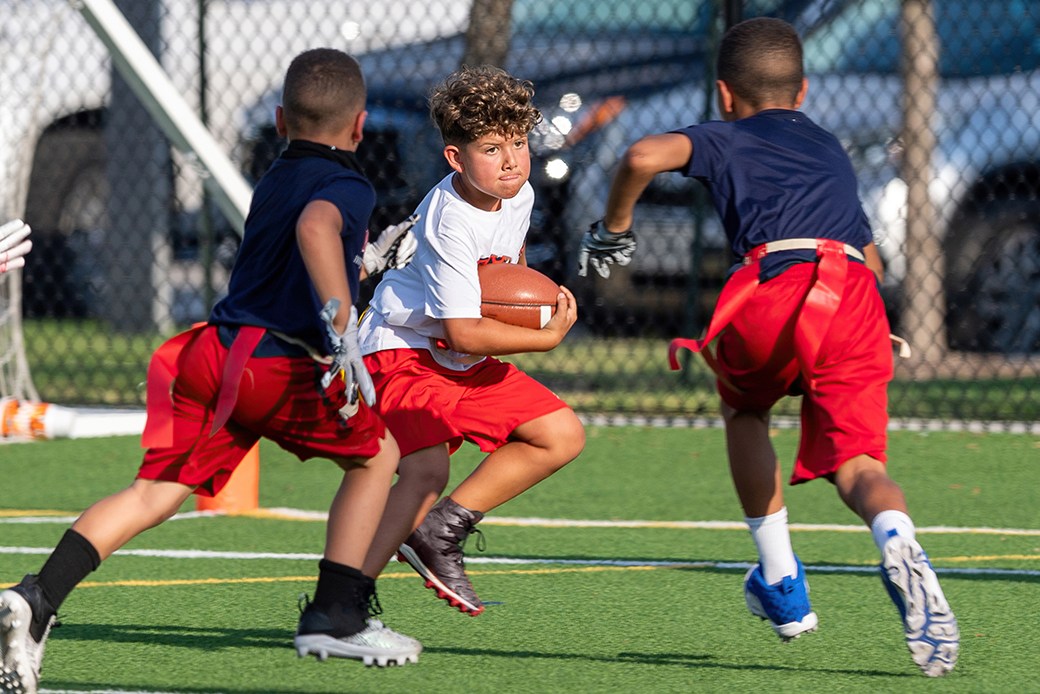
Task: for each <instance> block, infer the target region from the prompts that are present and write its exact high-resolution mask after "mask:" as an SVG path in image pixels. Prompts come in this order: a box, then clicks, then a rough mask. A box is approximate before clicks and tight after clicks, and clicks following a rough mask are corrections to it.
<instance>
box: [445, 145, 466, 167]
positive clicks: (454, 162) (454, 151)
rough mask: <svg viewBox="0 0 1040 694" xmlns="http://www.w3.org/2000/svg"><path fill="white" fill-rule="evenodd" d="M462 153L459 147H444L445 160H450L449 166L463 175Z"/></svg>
mask: <svg viewBox="0 0 1040 694" xmlns="http://www.w3.org/2000/svg"><path fill="white" fill-rule="evenodd" d="M461 155H462V152H461V151H460V150H459V148H458V146H457V145H445V146H444V158H445V159H447V160H448V165H449V166H451V168H453V169H454V170H455V171H457V172H458V173H462V169H463V166H462V156H461Z"/></svg>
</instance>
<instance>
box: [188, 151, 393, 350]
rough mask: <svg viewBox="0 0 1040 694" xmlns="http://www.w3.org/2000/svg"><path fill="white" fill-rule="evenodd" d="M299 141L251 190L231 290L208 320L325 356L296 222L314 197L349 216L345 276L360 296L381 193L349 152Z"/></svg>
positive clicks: (345, 217)
mask: <svg viewBox="0 0 1040 694" xmlns="http://www.w3.org/2000/svg"><path fill="white" fill-rule="evenodd" d="M296 144H297V143H296V142H293V143H290V150H288V151H287V152H286V155H290V156H286V155H283V156H282V157H280V158H279V159H277V160H276V161H275V163H274V164H272V165H271V168H270V169H268V170H267V173H265V174H264V176H263V178H261V179H260V182H259V183H258V184H257V186H256V189H255V190H254V192H253V199H252V202H251V204H250V206H249V215H248V216H247V217H246V222H245V234H244V235H243V238H242V245H241V246H240V248H239V251H238V256H237V257H236V259H235V265H234V267H233V268H232V271H231V279H230V280H229V282H228V295H227V297H225V298H224V299H222V300H221V301H220V302H219V303H218V304H217V305H216V306H214V307H213V311H212V313H211V314H210V320H209V322H210V323H212V324H216V325H222V326H239V325H254V326H259V327H262V328H267V329H269V330H277V331H279V332H281V333H284V334H286V335H290V336H292V337H295V338H297V339H299V340H303V341H304V342H306V343H307V344H308V345H310V346H311V347H313V348H315V349H318V350H321V351H322V353H325V354H327V353H328V349H329V345H328V343H327V337H326V335H325V328H324V326H323V324H322V322H321V319H320V318H318V313H319V312H320V311H321V303H320V300H319V298H318V295H317V293H316V292H315V290H314V285H313V284H312V283H311V280H310V276H309V275H308V274H307V268H306V267H305V266H304V263H303V257H302V256H301V254H300V249H299V246H298V244H297V243H296V222H297V219H299V216H300V214H301V213H302V212H303V209H304V207H306V206H307V204H308V203H310V202H311V201H314V200H325V201H328V202H330V203H332V204H333V205H335V206H336V208H337V209H338V210H339V213H340V216H341V217H342V218H343V230H342V232H341V236H342V238H343V247H344V252H345V260H346V266H347V279H348V282H349V285H350V292H351V296H352V297H357V295H358V287H359V273H360V267H361V254H362V251H363V250H364V245H365V242H366V238H367V234H368V220H369V217H370V216H371V214H372V209H373V207H374V206H375V190H374V188H373V187H372V184H371V183H370V182H369V181H368V179H367V178H365V177H364V176H363V175H362V174H361V173H360V172H359V170H358V169H357V168H356V166H352V164H353V163H354V160H353V155H352V154H351V153H347V152H340V151H334V153H333V154H332V155H329V154H328V153H327V152H322V151H321V150H319V149H318V148H319V147H324V146H323V145H314V144H313V143H303V144H305V145H306V146H307V149H303V148H301V147H294V145H296ZM325 149H326V150H328V149H329V148H327V147H325ZM345 299H346V297H343V300H344V302H345ZM345 308H347V309H349V306H345ZM341 310H343V309H342V308H341ZM265 342H266V340H265ZM283 344H284V343H283ZM261 347H263V344H262V345H261ZM261 351H262V350H259V349H258V351H257V352H256V354H257V355H258V356H261V354H260V352H261ZM274 351H275V352H277V351H278V350H277V348H276V349H275V350H274ZM290 351H291V350H290Z"/></svg>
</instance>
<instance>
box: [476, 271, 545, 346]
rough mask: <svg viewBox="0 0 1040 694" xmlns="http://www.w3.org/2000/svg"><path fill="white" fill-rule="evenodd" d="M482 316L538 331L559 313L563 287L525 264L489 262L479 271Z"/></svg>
mask: <svg viewBox="0 0 1040 694" xmlns="http://www.w3.org/2000/svg"><path fill="white" fill-rule="evenodd" d="M477 274H478V276H479V278H480V300H481V303H480V313H481V315H482V316H484V317H485V318H494V319H495V320H498V321H502V322H503V323H509V324H510V325H519V326H520V327H522V328H534V329H536V330H538V329H540V328H543V327H545V324H546V323H548V322H549V319H550V318H552V316H553V314H554V313H556V296H557V295H558V294H559V293H560V287H559V285H558V284H556V283H555V282H553V281H552V280H551V279H549V278H548V277H546V276H545V275H543V274H542V273H540V272H538V271H537V270H535V269H533V268H529V267H527V266H526V265H516V264H514V263H490V264H488V265H481V266H480V267H479V268H478V269H477Z"/></svg>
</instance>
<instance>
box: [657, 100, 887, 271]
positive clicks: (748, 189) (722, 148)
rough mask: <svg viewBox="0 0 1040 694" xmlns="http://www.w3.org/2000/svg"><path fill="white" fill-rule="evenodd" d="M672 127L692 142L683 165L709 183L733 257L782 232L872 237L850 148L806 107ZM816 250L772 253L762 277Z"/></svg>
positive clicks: (852, 239)
mask: <svg viewBox="0 0 1040 694" xmlns="http://www.w3.org/2000/svg"><path fill="white" fill-rule="evenodd" d="M674 132H676V133H681V134H683V135H686V136H687V137H689V138H690V141H691V142H692V143H693V156H692V157H691V158H690V163H689V164H688V165H687V167H686V169H685V170H682V171H681V173H682V174H683V175H685V176H689V177H692V178H696V179H697V180H699V181H701V182H702V183H703V184H704V185H705V186H706V187H707V188H708V191H709V192H710V194H711V198H712V202H713V203H714V205H715V209H716V210H717V211H718V213H719V216H720V217H721V218H722V225H723V228H724V229H725V231H726V236H727V238H728V239H729V242H730V247H731V249H732V250H733V253H734V256H735V260H737V261H739V260H740V259H741V258H743V256H744V255H745V254H746V253H747V252H748V251H750V250H751V249H752V248H754V247H756V246H759V245H761V244H763V243H766V242H768V241H777V240H780V239H793V238H822V239H833V240H836V241H841V242H843V243H847V244H849V245H850V246H854V247H855V248H858V249H862V248H863V247H864V246H866V245H867V244H869V243H870V242H871V240H872V235H871V232H870V223H869V222H868V221H867V217H866V214H865V213H864V212H863V206H862V204H861V203H860V200H859V195H858V193H857V183H856V174H855V172H854V171H853V169H852V163H851V162H850V161H849V157H848V155H847V154H846V153H845V150H844V149H842V146H841V143H839V142H838V140H837V138H835V137H834V136H833V135H832V134H830V133H829V132H827V131H826V130H824V129H823V128H821V127H819V126H818V125H816V124H815V123H813V122H812V121H811V120H810V119H809V118H808V117H806V116H805V114H803V113H801V112H800V111H790V110H786V109H770V110H766V111H762V112H760V113H757V114H755V115H753V116H750V117H748V118H742V119H740V120H737V121H730V122H723V121H711V122H708V123H702V124H700V125H691V126H689V127H686V128H682V129H680V130H676V131H674ZM815 255H816V254H815V251H784V252H780V253H776V254H770V255H768V256H766V258H764V259H763V260H762V266H761V267H762V271H761V275H762V279H763V280H765V279H768V278H770V277H775V276H776V275H777V274H779V273H780V272H782V271H783V270H784V269H786V268H787V267H789V266H790V265H791V264H792V263H795V262H802V261H812V260H813V259H814V258H815Z"/></svg>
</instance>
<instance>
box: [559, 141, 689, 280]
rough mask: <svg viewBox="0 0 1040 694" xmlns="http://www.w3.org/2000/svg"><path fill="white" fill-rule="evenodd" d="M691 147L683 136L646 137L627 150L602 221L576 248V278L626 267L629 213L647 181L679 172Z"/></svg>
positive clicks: (631, 241)
mask: <svg viewBox="0 0 1040 694" xmlns="http://www.w3.org/2000/svg"><path fill="white" fill-rule="evenodd" d="M692 154H693V143H692V142H690V139H689V138H688V137H686V136H685V135H679V134H676V133H665V134H660V135H649V136H647V137H644V138H643V139H641V140H639V141H638V142H636V143H635V144H634V145H632V146H631V147H629V148H628V150H627V151H626V152H625V154H624V155H623V156H622V158H621V164H620V165H619V166H618V170H617V173H615V174H614V180H613V181H612V182H611V185H610V195H609V197H608V198H607V209H606V214H604V216H603V219H602V220H601V221H598V222H594V223H593V224H592V226H591V227H590V228H589V230H588V231H586V232H585V234H584V235H583V236H582V238H581V243H580V244H579V247H578V276H579V277H584V276H585V275H586V274H587V273H588V268H589V266H592V268H594V269H595V270H596V272H597V273H598V274H599V275H600V277H604V278H606V277H609V276H610V266H611V265H612V264H615V263H616V264H617V265H628V264H629V263H630V262H631V261H632V257H633V256H634V255H635V251H636V237H635V235H634V234H633V233H632V210H633V209H634V208H635V205H636V201H637V200H638V199H639V196H640V195H642V194H643V191H644V190H646V187H647V186H648V185H649V184H650V181H651V180H652V179H653V177H654V176H656V175H657V174H659V173H662V172H664V171H674V170H676V169H680V168H682V167H684V166H685V165H686V163H687V162H689V161H690V156H691V155H692Z"/></svg>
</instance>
